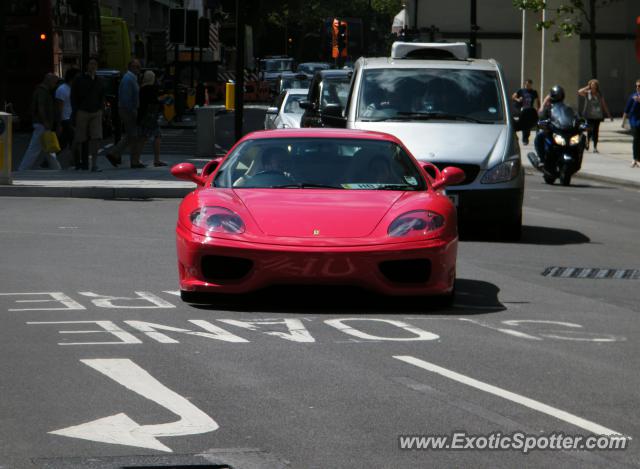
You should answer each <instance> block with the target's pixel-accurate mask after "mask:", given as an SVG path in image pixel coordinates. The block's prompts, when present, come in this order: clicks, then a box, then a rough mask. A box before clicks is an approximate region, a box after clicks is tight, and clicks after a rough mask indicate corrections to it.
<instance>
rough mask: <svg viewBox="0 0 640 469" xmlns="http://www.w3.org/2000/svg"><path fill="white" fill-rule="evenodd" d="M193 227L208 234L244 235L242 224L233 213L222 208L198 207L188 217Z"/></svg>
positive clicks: (240, 219)
mask: <svg viewBox="0 0 640 469" xmlns="http://www.w3.org/2000/svg"><path fill="white" fill-rule="evenodd" d="M189 218H190V219H191V223H192V224H193V226H194V227H196V228H200V229H201V230H205V231H207V232H209V233H230V234H242V233H244V229H245V227H244V222H243V221H242V218H240V216H239V215H238V214H236V213H235V212H233V211H231V210H229V209H227V208H224V207H200V208H198V209H196V210H194V211H193V212H191V215H190V216H189Z"/></svg>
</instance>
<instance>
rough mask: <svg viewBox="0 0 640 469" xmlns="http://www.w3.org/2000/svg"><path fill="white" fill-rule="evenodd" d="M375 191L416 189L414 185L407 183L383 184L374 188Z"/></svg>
mask: <svg viewBox="0 0 640 469" xmlns="http://www.w3.org/2000/svg"><path fill="white" fill-rule="evenodd" d="M375 190H377V191H406V190H412V191H415V190H418V187H416V186H410V185H408V184H383V185H381V186H378V187H376V188H375Z"/></svg>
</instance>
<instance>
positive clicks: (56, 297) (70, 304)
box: [0, 292, 86, 311]
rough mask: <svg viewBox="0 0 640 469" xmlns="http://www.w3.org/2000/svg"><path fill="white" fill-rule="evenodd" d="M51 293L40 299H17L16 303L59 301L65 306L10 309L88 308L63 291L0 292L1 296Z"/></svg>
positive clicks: (61, 309) (50, 309)
mask: <svg viewBox="0 0 640 469" xmlns="http://www.w3.org/2000/svg"><path fill="white" fill-rule="evenodd" d="M25 295H49V297H50V298H45V299H39V300H16V303H48V302H52V301H57V302H58V303H61V304H62V305H64V308H10V309H9V310H8V311H66V310H81V309H86V308H85V307H84V306H82V305H81V304H80V303H78V302H77V301H75V300H73V299H72V298H70V297H68V296H67V295H65V294H64V293H62V292H34V293H0V296H25Z"/></svg>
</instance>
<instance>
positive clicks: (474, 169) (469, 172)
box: [433, 161, 480, 186]
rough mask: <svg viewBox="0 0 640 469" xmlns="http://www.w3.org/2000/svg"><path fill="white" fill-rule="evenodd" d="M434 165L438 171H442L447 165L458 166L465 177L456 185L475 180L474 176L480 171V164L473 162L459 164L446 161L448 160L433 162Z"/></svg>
mask: <svg viewBox="0 0 640 469" xmlns="http://www.w3.org/2000/svg"><path fill="white" fill-rule="evenodd" d="M433 164H434V165H436V166H437V167H438V169H439V170H440V171H442V170H443V169H444V168H446V167H447V166H455V167H456V168H460V169H461V170H462V171H464V174H465V176H466V177H465V178H464V181H462V182H461V183H460V184H457V185H458V186H464V185H465V184H471V183H472V182H473V181H475V179H476V177H478V173H479V172H480V166H478V165H475V164H460V163H448V162H440V161H438V162H437V163H436V162H433Z"/></svg>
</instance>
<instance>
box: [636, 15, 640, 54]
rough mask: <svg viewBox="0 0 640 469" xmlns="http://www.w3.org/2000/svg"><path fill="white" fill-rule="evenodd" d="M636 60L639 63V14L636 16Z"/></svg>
mask: <svg viewBox="0 0 640 469" xmlns="http://www.w3.org/2000/svg"><path fill="white" fill-rule="evenodd" d="M636 60H637V61H638V63H640V16H638V17H637V18H636Z"/></svg>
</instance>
